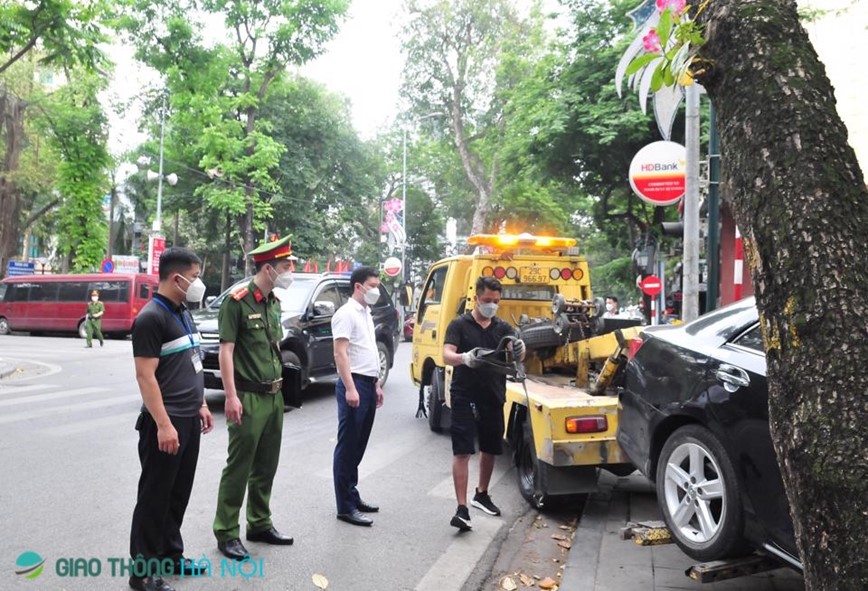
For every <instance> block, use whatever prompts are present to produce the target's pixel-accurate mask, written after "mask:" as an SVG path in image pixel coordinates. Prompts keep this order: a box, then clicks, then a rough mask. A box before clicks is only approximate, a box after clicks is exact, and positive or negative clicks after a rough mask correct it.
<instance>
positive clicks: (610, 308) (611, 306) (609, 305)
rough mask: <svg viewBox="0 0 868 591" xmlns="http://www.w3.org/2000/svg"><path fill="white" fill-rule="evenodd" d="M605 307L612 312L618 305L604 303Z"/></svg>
mask: <svg viewBox="0 0 868 591" xmlns="http://www.w3.org/2000/svg"><path fill="white" fill-rule="evenodd" d="M606 309H607V310H608V311H609V312H614V311H615V310H617V309H618V306H617V304H607V305H606Z"/></svg>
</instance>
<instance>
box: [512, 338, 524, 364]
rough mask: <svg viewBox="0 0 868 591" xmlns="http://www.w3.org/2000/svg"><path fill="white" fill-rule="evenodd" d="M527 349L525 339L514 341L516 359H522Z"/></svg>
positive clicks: (513, 353) (513, 347)
mask: <svg viewBox="0 0 868 591" xmlns="http://www.w3.org/2000/svg"><path fill="white" fill-rule="evenodd" d="M526 350H527V347H526V346H525V344H524V341H523V340H521V339H516V340H514V341H513V342H512V355H513V357H515V358H516V359H521V358H522V356H523V355H524V352H525V351H526Z"/></svg>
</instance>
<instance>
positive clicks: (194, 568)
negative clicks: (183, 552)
mask: <svg viewBox="0 0 868 591" xmlns="http://www.w3.org/2000/svg"><path fill="white" fill-rule="evenodd" d="M206 572H207V571H206V570H205V569H204V568H202V567H200V566H199V563H197V562H193V561H192V560H190V559H189V558H184V557H183V556H182V557H181V558H178V559H177V560H175V574H176V575H180V576H182V577H201V576H202V575H204V574H206Z"/></svg>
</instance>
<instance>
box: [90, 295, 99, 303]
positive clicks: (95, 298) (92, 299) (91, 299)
mask: <svg viewBox="0 0 868 591" xmlns="http://www.w3.org/2000/svg"><path fill="white" fill-rule="evenodd" d="M97 300H99V298H98V297H96V296H93V297H92V298H90V301H92V302H96V301H97Z"/></svg>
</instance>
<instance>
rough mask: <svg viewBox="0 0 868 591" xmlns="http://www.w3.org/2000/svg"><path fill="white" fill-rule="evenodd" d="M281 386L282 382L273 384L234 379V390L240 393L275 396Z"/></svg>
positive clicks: (277, 381)
mask: <svg viewBox="0 0 868 591" xmlns="http://www.w3.org/2000/svg"><path fill="white" fill-rule="evenodd" d="M281 386H283V380H274V381H273V382H248V381H247V380H242V379H240V378H235V389H236V390H241V391H242V392H254V393H256V394H277V393H278V392H280V388H281Z"/></svg>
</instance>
